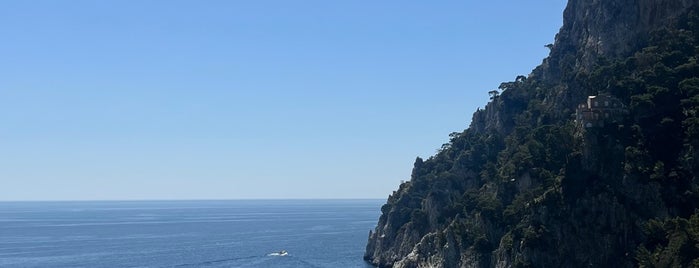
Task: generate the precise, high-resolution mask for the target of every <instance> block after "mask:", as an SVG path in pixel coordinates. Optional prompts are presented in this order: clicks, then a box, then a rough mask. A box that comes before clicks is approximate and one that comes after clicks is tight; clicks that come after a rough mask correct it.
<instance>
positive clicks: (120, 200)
mask: <svg viewBox="0 0 699 268" xmlns="http://www.w3.org/2000/svg"><path fill="white" fill-rule="evenodd" d="M386 199H387V198H354V197H352V198H294V197H291V198H274V197H271V198H184V199H24V200H21V199H20V200H0V203H16V202H174V201H314V200H318V201H323V200H326V201H332V200H336V201H340V200H346V201H352V200H357V201H358V200H386Z"/></svg>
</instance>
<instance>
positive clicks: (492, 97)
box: [488, 89, 500, 100]
mask: <svg viewBox="0 0 699 268" xmlns="http://www.w3.org/2000/svg"><path fill="white" fill-rule="evenodd" d="M488 95H490V100H495V99H496V98H497V97H499V96H500V92H499V91H497V90H495V89H493V90H491V91H488Z"/></svg>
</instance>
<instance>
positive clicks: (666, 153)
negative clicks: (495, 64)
mask: <svg viewBox="0 0 699 268" xmlns="http://www.w3.org/2000/svg"><path fill="white" fill-rule="evenodd" d="M698 7H699V1H696V0H675V1H671V0H653V1H652V0H610V1H592V0H585V1H582V0H571V1H570V2H569V3H568V7H567V8H566V10H565V13H564V24H563V27H562V28H561V30H560V32H559V34H558V35H557V36H556V42H555V44H553V46H552V49H551V54H550V56H549V57H548V58H546V59H545V60H544V61H543V63H542V65H540V66H539V67H537V68H535V69H534V70H533V71H532V73H531V74H530V75H529V76H527V77H524V76H519V77H517V79H515V81H512V82H506V83H502V84H501V85H500V87H499V89H500V93H499V94H496V95H494V96H493V99H492V101H491V102H489V103H488V105H487V106H486V108H485V109H484V110H479V111H476V112H475V113H474V115H473V120H472V122H471V125H470V126H469V128H468V129H466V130H465V131H463V132H460V133H452V134H450V141H449V143H447V144H445V145H444V146H443V147H442V148H441V149H440V151H439V152H438V153H437V154H436V155H434V156H432V157H430V158H428V159H426V160H423V159H420V158H418V159H416V161H415V164H414V168H413V172H412V175H411V179H410V181H408V182H405V183H403V184H401V185H400V187H399V189H398V190H396V191H395V192H394V193H393V194H392V195H391V196H390V197H389V198H388V200H387V203H386V204H385V205H384V206H383V207H382V208H381V211H382V215H381V217H380V218H379V222H378V226H377V227H376V229H375V230H374V231H372V232H371V233H370V234H369V241H368V244H367V249H366V253H365V256H364V258H365V259H366V260H367V261H369V262H370V263H372V264H374V265H377V266H381V267H391V266H392V267H582V266H586V267H610V266H611V267H635V266H673V265H676V266H689V265H692V264H695V265H699V249H698V248H697V247H695V245H696V244H697V243H699V216H697V215H699V214H696V213H695V210H696V208H699V181H697V174H699V108H698V107H699V106H698V105H697V104H699V63H697V59H698V58H699V15H698V14H699V12H698ZM595 95H600V96H609V98H610V100H614V101H617V102H619V103H620V104H622V105H623V109H622V108H620V109H619V110H618V111H617V112H615V113H614V114H612V116H611V117H610V116H607V117H605V111H608V110H604V109H605V108H603V107H604V105H605V103H604V101H602V102H601V103H599V104H597V103H594V104H593V103H590V105H599V107H602V108H599V109H600V110H594V109H597V108H594V107H598V106H594V107H593V109H591V110H590V111H589V116H595V114H598V115H597V116H598V117H601V118H595V120H596V121H595V122H596V124H595V125H594V126H593V125H585V124H583V123H582V122H581V119H579V118H578V119H577V120H576V118H575V116H574V114H575V112H576V107H579V105H580V104H582V103H585V102H586V101H587V99H588V96H595ZM599 99H601V98H599ZM591 100H596V99H591Z"/></svg>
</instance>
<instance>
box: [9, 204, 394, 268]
mask: <svg viewBox="0 0 699 268" xmlns="http://www.w3.org/2000/svg"><path fill="white" fill-rule="evenodd" d="M383 202H384V201H383V200H230V201H108V202H0V267H371V266H369V265H367V264H366V263H364V262H363V261H362V255H363V253H364V247H365V245H366V241H367V235H368V233H369V230H370V229H373V228H374V227H375V226H376V222H377V219H378V216H379V214H380V207H381V204H382V203H383ZM280 250H287V251H288V253H289V254H288V255H287V256H277V255H278V254H272V253H274V252H278V251H280Z"/></svg>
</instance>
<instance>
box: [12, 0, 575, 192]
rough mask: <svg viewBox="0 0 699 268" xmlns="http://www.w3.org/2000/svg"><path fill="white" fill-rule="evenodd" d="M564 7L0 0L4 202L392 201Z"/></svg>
mask: <svg viewBox="0 0 699 268" xmlns="http://www.w3.org/2000/svg"><path fill="white" fill-rule="evenodd" d="M564 5H565V1H563V0H547V1H512V0H508V1H504V0H494V1H465V0H460V1H457V0H447V1H405V0H400V1H399V0H387V1H375V0H371V1H369V0H351V1H328V0H322V1H321V0H312V1H309V0H297V1H288V0H254V1H244V0H240V1H174V0H162V1H141V0H139V1H126V0H125V1H116V0H115V1H92V0H90V1H80V0H71V1H23V0H18V1H2V2H0V37H1V40H2V41H0V200H96V199H100V200H101V199H108V200H113V199H241V198H386V197H387V196H388V195H389V194H390V193H391V192H392V191H393V190H395V189H396V188H397V186H398V184H399V183H400V181H401V180H408V179H409V177H410V171H411V169H412V164H413V161H414V160H415V157H416V156H421V157H429V156H430V155H432V154H434V153H435V151H436V149H438V148H439V147H440V146H441V144H442V143H445V142H446V141H447V140H448V134H449V133H450V132H454V131H462V130H463V129H465V128H466V127H468V124H469V122H470V120H471V114H472V113H473V111H475V110H476V108H477V107H483V106H484V105H485V104H486V102H487V100H488V94H487V92H488V91H489V90H492V89H494V88H497V86H498V85H499V84H500V82H503V81H510V80H514V78H515V77H516V76H517V75H520V74H528V73H529V72H530V71H531V70H532V68H533V67H535V66H536V65H538V64H540V63H541V60H542V59H543V58H544V57H545V56H546V55H547V54H548V49H547V48H545V47H544V45H546V44H548V43H552V42H553V39H554V35H555V33H556V32H557V31H558V29H559V28H560V26H561V24H562V11H563V8H564Z"/></svg>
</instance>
